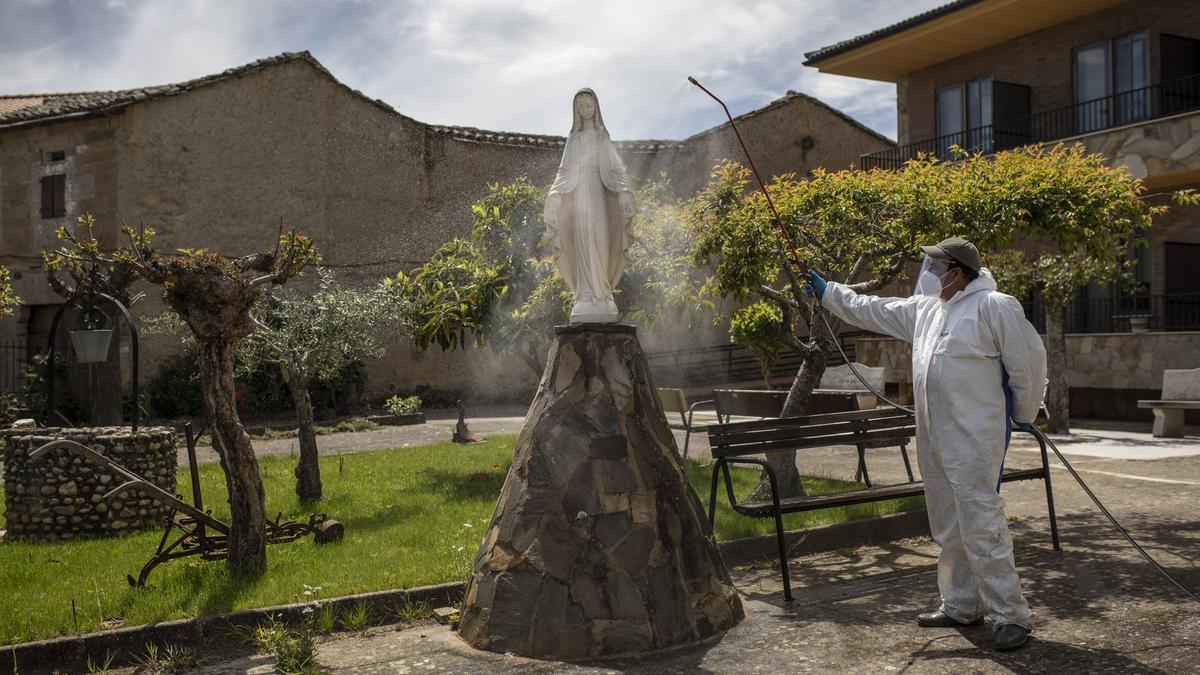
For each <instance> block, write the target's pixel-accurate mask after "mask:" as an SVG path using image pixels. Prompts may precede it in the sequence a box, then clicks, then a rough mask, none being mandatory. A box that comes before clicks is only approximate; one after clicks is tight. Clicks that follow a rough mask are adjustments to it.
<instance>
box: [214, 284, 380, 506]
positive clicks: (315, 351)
mask: <svg viewBox="0 0 1200 675" xmlns="http://www.w3.org/2000/svg"><path fill="white" fill-rule="evenodd" d="M317 272H318V274H319V275H320V285H319V286H318V288H317V289H316V291H315V292H311V293H310V292H301V291H294V290H285V291H281V292H277V293H267V294H265V295H264V296H263V297H262V298H261V299H260V300H259V301H258V303H257V304H256V305H255V306H254V309H253V316H254V319H255V326H254V330H253V332H251V333H250V334H249V335H248V336H246V339H244V340H242V341H241V342H240V343H239V345H238V352H237V359H238V365H239V367H242V368H249V369H253V368H255V367H257V366H258V365H260V364H264V363H270V364H275V365H277V366H278V367H279V369H280V370H281V371H282V372H283V376H284V379H285V380H287V385H288V390H289V391H291V394H292V401H293V403H294V405H295V408H296V424H297V427H298V430H299V437H300V459H299V462H298V463H297V465H296V472H295V473H296V495H297V496H298V497H299V498H300V501H301V502H303V503H309V502H314V501H317V500H319V499H321V497H322V490H321V468H320V463H319V461H318V454H317V433H316V424H315V423H314V421H313V406H312V399H311V398H310V397H309V391H308V390H309V384H310V383H311V382H323V381H328V380H330V379H332V378H334V377H335V376H337V374H338V372H339V371H341V370H342V369H343V368H345V367H346V366H348V365H350V364H352V363H354V362H356V361H363V360H365V359H368V358H374V357H378V356H381V355H382V354H383V334H382V331H381V329H382V328H383V325H384V324H385V322H388V321H390V320H394V318H395V317H396V315H397V313H398V309H399V308H398V306H397V301H396V294H395V293H393V292H390V291H389V290H388V289H386V288H384V287H383V286H382V285H380V286H378V287H375V288H372V289H368V290H365V291H359V290H354V289H350V288H346V287H344V286H342V285H340V284H339V283H338V282H337V280H336V279H335V278H334V274H333V272H332V271H330V270H327V269H324V268H318V269H317Z"/></svg>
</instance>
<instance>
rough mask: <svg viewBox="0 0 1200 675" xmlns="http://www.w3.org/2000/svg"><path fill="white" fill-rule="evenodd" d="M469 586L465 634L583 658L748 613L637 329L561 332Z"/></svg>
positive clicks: (698, 636) (628, 649)
mask: <svg viewBox="0 0 1200 675" xmlns="http://www.w3.org/2000/svg"><path fill="white" fill-rule="evenodd" d="M556 333H557V335H556V338H555V341H554V344H553V346H552V347H551V349H550V353H549V357H548V362H547V365H546V372H545V374H544V375H543V376H542V381H541V384H540V385H539V387H538V391H537V395H536V396H535V397H534V400H533V404H532V406H531V407H530V409H529V414H528V416H527V417H526V418H525V426H524V428H523V429H522V430H521V435H520V438H519V439H518V440H517V447H516V450H515V453H514V456H513V464H512V468H511V469H510V470H509V472H508V478H507V479H506V480H505V483H504V489H503V491H502V492H501V494H500V499H499V501H498V502H497V504H496V512H495V515H493V516H492V522H491V525H490V526H489V527H488V531H487V533H486V535H485V537H484V540H483V542H482V544H481V545H480V549H479V555H478V556H477V557H476V559H475V564H474V567H473V569H472V572H471V575H470V578H469V579H468V583H467V595H466V599H465V601H464V604H463V613H462V622H461V627H460V629H459V634H460V635H461V637H462V638H463V639H464V640H465V641H466V642H467V643H469V644H470V645H472V646H474V647H477V648H479V649H486V650H491V651H497V652H512V653H515V654H520V655H522V656H531V657H535V658H547V659H558V660H581V659H588V658H596V657H603V656H610V655H618V654H635V653H644V652H648V651H653V650H658V649H662V648H665V647H670V646H673V645H679V644H685V643H689V642H694V641H697V640H702V639H704V638H707V637H710V636H713V635H716V634H718V633H721V632H723V631H725V630H727V629H729V628H731V627H733V626H735V625H737V623H738V622H739V621H741V619H742V618H743V612H742V605H741V601H740V600H739V599H738V597H737V593H736V591H735V590H734V588H733V584H732V583H731V582H730V580H729V575H728V573H727V572H726V570H725V566H724V564H723V563H722V562H721V558H720V556H719V554H718V552H717V547H716V544H715V542H714V540H713V537H712V532H711V531H710V530H709V528H708V522H707V519H706V518H705V516H704V512H703V508H702V507H701V505H700V501H699V500H698V499H697V498H696V495H695V493H694V492H693V491H692V489H691V487H690V486H689V485H688V482H687V477H686V476H685V475H684V471H683V467H682V465H681V463H680V460H679V455H678V451H677V450H676V447H675V437H674V435H672V433H671V430H670V428H669V427H668V426H667V421H666V418H665V416H664V415H663V411H662V406H661V404H660V403H659V401H658V397H657V396H656V394H655V391H654V385H653V383H652V382H651V381H650V373H649V369H648V368H647V366H646V359H645V356H644V355H643V353H642V350H641V346H640V345H639V344H638V341H637V335H636V332H635V330H634V328H633V327H632V326H622V325H597V324H585V325H570V326H560V327H558V328H557V329H556Z"/></svg>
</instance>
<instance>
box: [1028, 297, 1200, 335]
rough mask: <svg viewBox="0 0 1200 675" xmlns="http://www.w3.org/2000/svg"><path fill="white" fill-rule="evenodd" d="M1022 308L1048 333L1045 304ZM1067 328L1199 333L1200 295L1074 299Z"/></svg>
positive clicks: (1101, 331)
mask: <svg viewBox="0 0 1200 675" xmlns="http://www.w3.org/2000/svg"><path fill="white" fill-rule="evenodd" d="M1022 305H1024V307H1025V316H1026V317H1028V319H1029V321H1030V323H1032V324H1033V325H1034V327H1035V328H1037V329H1038V332H1045V330H1046V305H1045V303H1044V302H1042V301H1041V300H1034V301H1032V302H1024V303H1022ZM1064 329H1065V331H1064V332H1067V333H1128V332H1129V331H1131V330H1134V329H1139V330H1141V329H1144V330H1152V331H1200V293H1172V294H1166V295H1134V296H1123V297H1118V298H1101V299H1089V298H1075V300H1073V301H1072V302H1071V303H1070V304H1069V305H1067V316H1066V321H1065V325H1064Z"/></svg>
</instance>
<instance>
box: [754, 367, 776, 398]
mask: <svg viewBox="0 0 1200 675" xmlns="http://www.w3.org/2000/svg"><path fill="white" fill-rule="evenodd" d="M758 365H759V367H761V368H762V374H763V384H764V385H766V387H767V390H768V391H773V390H774V389H775V385H773V384H771V366H772V365H774V364H772V363H769V362H767V361H759V362H758Z"/></svg>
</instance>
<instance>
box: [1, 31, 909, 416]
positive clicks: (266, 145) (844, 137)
mask: <svg viewBox="0 0 1200 675" xmlns="http://www.w3.org/2000/svg"><path fill="white" fill-rule="evenodd" d="M601 95H603V92H601ZM567 105H568V104H567V102H564V119H568V117H567V114H566V112H565V111H566V109H567ZM739 127H740V128H741V130H742V133H743V134H744V135H745V136H746V140H747V143H749V144H750V146H751V147H752V149H753V151H754V152H755V153H756V161H757V162H758V163H759V166H760V169H761V170H763V172H764V173H766V174H768V175H773V174H777V173H782V172H797V173H799V174H804V173H805V172H807V171H810V170H812V169H813V168H815V167H818V166H824V167H828V168H842V167H847V166H849V165H851V164H853V163H854V162H856V161H857V159H858V157H859V156H860V155H862V154H864V153H868V152H873V151H877V150H882V149H885V148H887V147H889V146H891V145H892V143H891V141H889V140H888V139H886V138H884V137H882V136H880V135H878V134H876V133H875V132H873V131H871V130H870V129H867V128H866V127H864V126H862V125H860V124H858V123H856V122H854V121H853V120H851V119H850V118H848V117H846V116H845V115H843V114H841V113H839V112H838V111H836V110H834V109H833V108H830V107H829V106H827V105H825V104H823V103H821V102H820V101H818V100H816V99H814V98H812V97H809V96H805V95H803V94H795V93H789V94H788V95H787V96H785V97H784V98H782V99H779V100H777V101H775V102H773V103H771V104H770V105H768V106H766V107H764V108H762V109H759V110H756V111H754V112H751V113H748V114H746V115H744V116H743V117H742V118H741V119H740V120H739ZM618 133H619V130H618ZM563 142H564V139H563V138H562V137H558V136H541V135H531V134H518V133H505V132H494V131H483V130H479V129H472V128H462V127H446V126H438V125H433V124H426V123H422V122H419V121H417V120H414V119H412V118H409V117H407V116H405V115H403V114H401V113H400V112H398V111H396V110H394V109H393V108H392V107H390V106H389V105H387V104H386V103H384V102H382V101H379V100H374V99H371V98H370V97H369V96H367V95H365V94H363V93H361V92H358V91H354V90H351V89H350V88H348V87H347V86H345V85H343V84H341V83H340V82H339V81H338V80H337V79H336V78H335V77H334V76H333V75H332V74H331V73H329V71H327V70H326V69H325V68H324V67H323V66H322V65H321V64H320V63H318V62H317V60H316V59H314V58H313V57H312V56H311V55H310V54H308V53H307V52H302V53H288V54H283V55H281V56H277V57H274V58H269V59H265V60H262V61H258V62H255V63H251V64H249V65H246V66H243V67H239V68H234V69H231V70H227V71H225V72H223V73H219V74H215V75H211V76H208V77H204V78H201V79H197V80H192V81H189V82H184V83H181V84H173V85H164V86H157V87H147V88H143V89H134V90H127V91H112V92H91V93H79V94H35V95H26V96H4V97H0V265H4V266H7V267H9V268H10V269H11V270H12V271H13V273H14V279H15V286H16V290H17V293H18V294H19V295H20V297H21V298H22V299H23V303H24V304H22V306H21V307H20V308H19V310H18V312H17V315H16V317H15V318H11V319H3V320H0V341H4V342H5V343H6V344H10V345H11V344H19V345H26V344H28V345H29V346H30V347H31V348H33V349H41V347H40V346H41V345H43V344H45V340H46V338H47V334H48V328H49V320H50V316H51V315H52V314H53V312H54V310H55V309H56V308H57V306H58V305H59V304H60V303H61V302H62V299H61V298H59V297H58V296H57V295H55V294H54V293H52V292H51V291H50V289H49V287H48V286H47V285H46V281H45V276H44V274H43V273H42V272H41V271H40V260H41V259H40V256H41V251H42V249H44V248H47V247H53V246H56V245H57V244H56V241H55V238H54V230H55V229H56V228H57V227H58V226H59V225H62V224H64V223H67V222H74V219H75V218H76V217H77V216H78V215H79V214H81V213H84V212H89V213H92V214H94V215H95V216H96V218H97V219H98V221H99V223H100V224H101V225H102V227H103V230H102V231H101V232H100V237H99V238H100V239H101V242H102V244H104V245H107V246H112V245H115V244H117V243H118V242H117V237H118V235H119V232H118V228H119V225H120V223H121V222H126V223H129V224H131V225H138V224H145V225H146V226H152V227H153V228H154V229H155V230H157V231H158V233H159V235H158V243H159V244H160V245H161V246H162V247H163V248H166V249H170V248H176V247H204V248H208V249H211V250H214V251H217V252H219V253H224V254H230V255H236V254H242V253H245V252H249V251H253V250H257V249H261V248H263V247H265V246H267V245H269V244H270V243H271V242H272V241H273V238H274V236H275V233H276V231H277V228H278V226H279V224H280V223H281V222H282V223H284V224H286V225H287V226H288V227H294V228H296V229H297V230H299V231H302V232H305V233H310V234H311V235H313V237H314V238H315V239H316V242H317V245H318V246H319V248H320V250H321V252H322V254H323V256H324V264H325V265H327V266H329V267H331V268H333V269H334V270H336V271H337V272H338V273H339V276H340V277H341V278H342V279H344V280H347V281H348V282H350V283H353V284H367V283H372V282H375V281H378V280H379V279H381V278H383V277H386V276H390V275H392V274H394V273H395V272H396V271H398V270H409V269H411V268H413V267H415V266H417V265H419V264H421V263H422V262H424V261H425V260H427V259H428V257H429V255H430V254H431V253H432V252H433V251H434V249H435V248H436V247H437V246H439V245H440V244H442V243H443V242H445V241H446V240H448V239H450V238H452V237H454V236H456V235H463V234H465V233H466V231H467V228H468V227H469V224H470V217H469V211H468V209H467V207H468V206H469V204H471V203H472V202H473V201H475V200H476V199H478V198H479V197H480V196H482V195H483V194H484V193H485V191H486V185H487V184H488V183H489V182H496V181H501V182H504V181H510V180H512V179H515V178H517V177H519V176H527V177H528V178H529V179H530V180H532V181H533V182H535V183H538V184H549V183H550V181H551V180H552V179H553V177H554V172H555V169H556V168H557V165H558V161H559V157H560V156H561V153H562V147H563ZM735 144H736V141H735V139H734V138H733V136H732V134H731V133H728V129H727V128H725V127H716V128H714V129H710V130H708V131H705V132H702V133H700V134H697V135H695V136H692V137H690V138H687V139H684V140H681V141H658V140H649V141H624V142H618V149H619V151H620V153H621V154H622V156H623V159H624V160H625V162H626V163H627V166H628V167H629V170H630V173H631V174H633V175H634V176H635V177H639V178H647V177H657V176H658V175H659V174H660V173H662V172H665V173H666V174H667V175H668V176H670V178H671V179H672V183H673V185H674V186H675V187H676V189H677V190H679V191H680V192H681V194H689V193H691V192H694V191H695V190H696V189H697V188H698V187H699V186H701V185H702V184H703V183H704V181H705V179H706V177H707V175H708V172H709V171H710V169H711V167H712V165H713V163H714V162H715V161H716V160H718V159H720V158H737V157H740V151H736V145H735ZM156 295H157V294H156V293H149V294H148V297H147V299H146V300H145V301H143V302H141V303H139V304H138V305H137V311H136V314H139V315H146V314H148V313H151V312H155V311H157V309H158V308H159V306H160V303H159V301H158V300H157V297H156ZM176 348H177V347H175V346H174V345H173V344H168V343H167V341H166V339H165V338H157V339H156V338H150V339H149V340H147V341H146V342H145V344H144V345H143V358H142V365H143V368H144V372H150V373H152V372H153V370H154V364H155V361H156V359H158V358H159V357H160V355H162V354H163V353H165V352H167V351H170V350H173V349H176ZM437 351H438V350H433V352H430V353H427V354H415V353H413V351H412V350H411V349H410V348H408V347H407V346H405V345H404V344H403V342H402V341H399V340H398V341H397V344H396V345H395V346H394V348H392V349H390V350H389V356H388V357H387V358H386V359H384V361H383V363H380V364H375V365H373V366H372V368H371V374H372V388H373V390H374V391H376V392H379V391H383V390H386V389H388V388H389V387H394V388H397V389H405V388H407V387H409V386H411V385H412V384H413V383H414V382H429V381H434V380H436V381H439V382H442V383H444V384H445V385H446V386H447V387H449V388H451V389H454V388H460V389H462V388H467V387H468V385H469V386H470V387H476V388H481V389H482V390H483V393H488V391H492V392H495V391H500V390H503V389H504V388H505V386H506V385H505V384H504V383H503V378H501V377H491V376H489V375H488V373H495V372H497V371H496V370H495V369H496V368H500V369H501V370H503V367H498V366H494V365H493V364H492V363H491V359H490V358H488V356H487V355H486V354H482V353H470V354H466V355H462V354H460V355H455V356H453V357H450V358H447V357H446V356H444V355H440V354H438V353H436V352H437ZM10 353H13V352H10ZM451 364H454V366H453V367H451ZM3 367H6V366H5V365H4V364H0V368H3ZM8 367H9V368H10V369H11V366H8ZM464 378H469V382H467V381H465V379H464Z"/></svg>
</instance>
